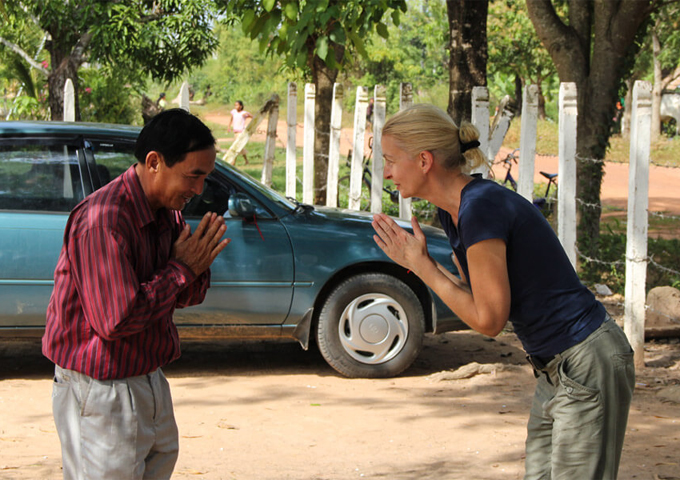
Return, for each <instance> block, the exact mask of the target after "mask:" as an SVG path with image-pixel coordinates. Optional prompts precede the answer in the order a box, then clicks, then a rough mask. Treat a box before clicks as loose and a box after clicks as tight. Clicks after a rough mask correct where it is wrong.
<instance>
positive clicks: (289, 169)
mask: <svg viewBox="0 0 680 480" xmlns="http://www.w3.org/2000/svg"><path fill="white" fill-rule="evenodd" d="M286 120H287V122H288V129H287V130H288V132H287V133H288V137H287V138H288V141H287V143H286V196H287V197H291V198H295V190H296V186H297V185H296V176H297V173H296V172H297V150H296V148H297V145H296V144H295V142H296V136H297V84H296V83H295V82H290V83H289V84H288V111H287V113H286Z"/></svg>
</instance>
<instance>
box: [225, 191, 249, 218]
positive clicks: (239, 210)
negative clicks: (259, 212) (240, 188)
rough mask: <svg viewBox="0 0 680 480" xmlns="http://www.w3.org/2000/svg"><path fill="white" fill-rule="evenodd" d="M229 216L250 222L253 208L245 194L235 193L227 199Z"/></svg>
mask: <svg viewBox="0 0 680 480" xmlns="http://www.w3.org/2000/svg"><path fill="white" fill-rule="evenodd" d="M229 214H230V215H231V216H232V217H241V218H244V219H246V220H250V219H252V218H253V217H255V206H254V205H253V203H252V202H251V201H250V197H248V195H246V194H245V193H235V194H233V195H231V196H230V197H229Z"/></svg>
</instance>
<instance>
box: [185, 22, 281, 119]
mask: <svg viewBox="0 0 680 480" xmlns="http://www.w3.org/2000/svg"><path fill="white" fill-rule="evenodd" d="M215 33H216V35H217V36H218V38H219V48H218V49H217V51H216V54H217V55H216V57H215V58H212V59H210V60H208V61H207V62H206V65H205V67H203V68H201V69H200V70H196V71H195V72H193V73H192V75H191V76H190V78H189V81H190V83H191V84H192V86H193V88H194V89H195V90H196V92H204V91H205V89H206V88H207V86H208V85H210V88H211V90H212V92H213V96H214V98H215V100H217V101H219V102H220V103H222V104H227V105H231V104H233V103H234V101H236V100H242V101H243V102H244V104H245V105H246V109H247V110H248V109H250V110H252V109H254V108H255V107H256V106H257V107H259V106H260V105H262V104H263V103H264V102H265V101H266V100H267V99H268V98H269V96H270V95H271V94H272V93H274V92H276V93H278V94H279V95H280V96H281V98H282V100H284V101H285V96H286V95H285V92H286V88H287V82H288V81H289V79H290V76H288V75H286V72H283V71H282V70H281V67H282V65H283V62H282V61H281V60H280V59H278V58H270V57H269V56H267V55H266V54H264V53H261V52H260V51H259V48H258V45H257V43H256V42H253V41H251V40H250V38H249V37H247V36H246V35H245V34H244V33H243V31H242V29H241V28H238V27H235V26H230V25H218V26H217V27H216V28H215ZM199 98H200V97H199Z"/></svg>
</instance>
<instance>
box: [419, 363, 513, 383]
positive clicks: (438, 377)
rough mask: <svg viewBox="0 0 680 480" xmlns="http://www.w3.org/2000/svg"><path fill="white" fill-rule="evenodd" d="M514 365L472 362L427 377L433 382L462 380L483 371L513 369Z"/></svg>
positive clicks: (492, 371)
mask: <svg viewBox="0 0 680 480" xmlns="http://www.w3.org/2000/svg"><path fill="white" fill-rule="evenodd" d="M513 367H514V365H504V364H502V363H477V362H472V363H468V364H467V365H463V366H462V367H460V368H458V369H457V370H453V371H450V370H447V371H444V372H437V373H433V374H432V375H430V376H429V377H428V378H429V379H430V380H431V381H434V382H441V381H446V380H463V379H466V378H472V377H474V376H475V375H480V374H485V373H496V372H500V371H504V370H513Z"/></svg>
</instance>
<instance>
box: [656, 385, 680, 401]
mask: <svg viewBox="0 0 680 480" xmlns="http://www.w3.org/2000/svg"><path fill="white" fill-rule="evenodd" d="M656 394H657V395H658V396H659V398H661V400H663V401H664V402H672V403H677V404H680V385H671V386H669V387H665V388H662V389H661V390H659V391H658V392H657V393H656Z"/></svg>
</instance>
